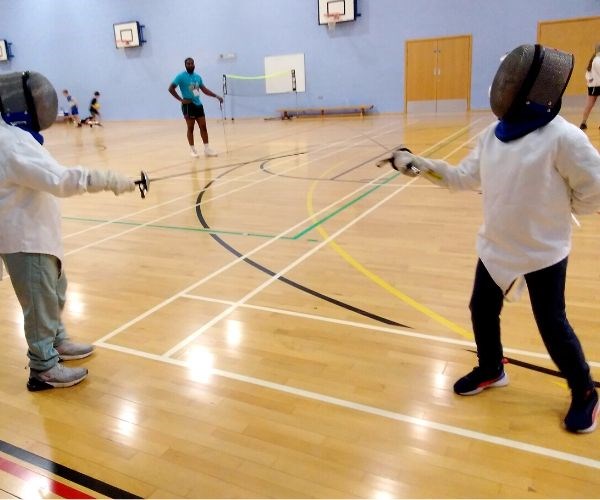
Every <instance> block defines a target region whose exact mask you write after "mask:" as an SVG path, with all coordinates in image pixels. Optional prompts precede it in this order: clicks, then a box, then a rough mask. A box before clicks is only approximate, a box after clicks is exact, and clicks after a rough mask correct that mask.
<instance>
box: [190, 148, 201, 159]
mask: <svg viewBox="0 0 600 500" xmlns="http://www.w3.org/2000/svg"><path fill="white" fill-rule="evenodd" d="M190 156H192V157H193V158H198V156H200V155H199V154H198V151H196V149H195V148H192V149H190Z"/></svg>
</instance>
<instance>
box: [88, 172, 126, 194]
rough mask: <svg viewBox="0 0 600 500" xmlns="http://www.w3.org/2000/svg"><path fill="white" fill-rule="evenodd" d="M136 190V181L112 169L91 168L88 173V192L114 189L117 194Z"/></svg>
mask: <svg viewBox="0 0 600 500" xmlns="http://www.w3.org/2000/svg"><path fill="white" fill-rule="evenodd" d="M134 190H135V182H134V181H133V179H130V178H129V177H127V176H125V175H122V174H119V173H117V172H113V171H112V170H90V171H89V172H88V175H87V192H88V193H97V192H99V191H112V192H113V193H115V195H117V196H118V195H120V194H122V193H127V192H131V191H134Z"/></svg>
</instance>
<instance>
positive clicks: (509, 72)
mask: <svg viewBox="0 0 600 500" xmlns="http://www.w3.org/2000/svg"><path fill="white" fill-rule="evenodd" d="M573 64H574V58H573V55H572V54H568V53H566V52H562V51H560V50H556V49H551V48H548V47H543V46H542V45H521V46H519V47H517V48H516V49H514V50H512V51H511V52H509V53H508V54H507V56H506V57H505V58H504V60H503V61H502V63H501V64H500V67H499V68H498V71H497V72H496V76H495V77H494V81H493V83H492V88H491V91H490V104H491V107H492V111H493V112H494V114H495V115H496V116H497V117H498V118H499V119H500V127H499V128H500V131H498V130H497V131H496V136H497V137H498V138H499V139H500V140H505V139H508V140H512V139H516V138H518V137H522V136H524V135H526V134H528V133H529V132H531V131H533V130H535V129H537V128H539V127H542V126H544V125H546V124H547V123H549V122H550V121H552V120H553V119H554V117H555V116H556V115H557V114H558V112H559V111H560V106H561V97H562V95H563V92H564V91H565V89H566V87H567V84H568V83H569V79H570V78H571V73H572V72H573ZM497 128H498V127H497ZM498 132H500V135H499V133H498ZM505 132H506V133H507V135H506V134H505ZM515 135H516V136H515Z"/></svg>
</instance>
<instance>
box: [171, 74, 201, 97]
mask: <svg viewBox="0 0 600 500" xmlns="http://www.w3.org/2000/svg"><path fill="white" fill-rule="evenodd" d="M173 85H175V86H178V87H179V89H180V90H181V97H182V98H184V99H191V101H192V102H193V103H194V104H195V105H197V106H200V105H202V102H201V101H200V93H201V92H202V91H201V90H200V87H202V86H203V85H204V84H203V83H202V78H201V77H200V75H199V74H197V73H192V74H191V75H190V74H189V73H188V72H187V71H182V72H181V73H179V74H178V75H177V76H176V77H175V79H174V80H173Z"/></svg>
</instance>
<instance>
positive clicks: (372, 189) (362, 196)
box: [292, 172, 400, 240]
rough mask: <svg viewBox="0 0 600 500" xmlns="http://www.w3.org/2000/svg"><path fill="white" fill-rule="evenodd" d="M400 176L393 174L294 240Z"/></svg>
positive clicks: (309, 227)
mask: <svg viewBox="0 0 600 500" xmlns="http://www.w3.org/2000/svg"><path fill="white" fill-rule="evenodd" d="M399 175H400V172H398V173H397V174H393V175H392V176H391V177H388V178H387V179H384V180H383V181H382V182H381V184H377V185H376V186H373V187H372V188H371V189H369V190H367V191H365V192H364V193H363V194H361V195H359V196H357V197H356V198H354V199H353V200H350V201H349V202H348V203H345V204H344V205H342V206H341V207H340V208H338V209H337V210H334V211H333V212H331V213H330V214H329V215H327V216H325V217H323V218H322V219H319V220H318V221H316V222H315V223H314V224H311V225H310V226H308V227H307V228H306V229H304V230H302V231H300V232H299V233H298V234H296V235H295V236H292V239H293V240H297V239H298V238H301V237H302V236H304V235H305V234H306V233H308V232H310V231H312V230H313V229H314V228H316V227H318V226H320V225H321V224H323V223H324V222H327V221H328V220H329V219H331V218H332V217H335V216H336V215H337V214H339V213H340V212H341V211H342V210H346V209H347V208H348V207H350V206H352V205H354V204H355V203H356V202H358V201H360V200H362V199H363V198H364V197H365V196H368V195H370V194H371V193H372V192H373V191H376V190H377V189H379V188H380V187H381V186H385V185H386V184H387V183H388V182H390V181H393V180H394V179H395V178H396V177H398V176H399Z"/></svg>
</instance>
